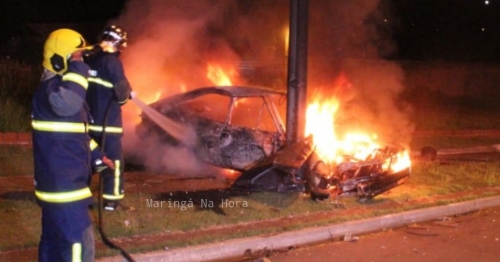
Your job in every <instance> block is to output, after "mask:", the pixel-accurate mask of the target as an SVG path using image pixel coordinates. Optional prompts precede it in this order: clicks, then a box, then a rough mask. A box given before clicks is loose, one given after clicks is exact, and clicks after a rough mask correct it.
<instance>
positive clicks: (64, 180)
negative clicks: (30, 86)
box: [32, 29, 114, 262]
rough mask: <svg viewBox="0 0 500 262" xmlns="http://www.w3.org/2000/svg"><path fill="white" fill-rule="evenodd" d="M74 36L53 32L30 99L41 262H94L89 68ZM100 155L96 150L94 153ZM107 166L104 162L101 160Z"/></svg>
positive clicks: (77, 36) (70, 32) (78, 37)
mask: <svg viewBox="0 0 500 262" xmlns="http://www.w3.org/2000/svg"><path fill="white" fill-rule="evenodd" d="M85 47H86V44H85V40H84V38H83V37H82V36H81V35H80V34H79V33H78V32H76V31H73V30H70V29H59V30H55V31H54V32H52V33H51V34H50V35H49V36H48V38H47V40H46V42H45V45H44V51H43V63H42V65H43V68H44V72H43V75H42V79H41V82H40V84H39V86H38V87H37V89H36V90H35V93H34V95H33V101H32V110H33V111H32V127H33V138H32V139H33V155H34V167H35V168H34V169H35V177H34V178H35V179H34V180H35V195H36V199H37V203H38V204H39V205H40V207H41V209H42V234H41V238H40V243H39V250H38V257H39V259H38V260H39V261H42V262H43V261H75V259H76V260H78V261H93V260H94V253H95V252H94V250H95V247H94V245H95V244H94V236H93V229H92V224H91V219H90V215H89V211H88V208H89V205H90V204H91V203H92V194H91V191H90V189H89V182H90V179H91V175H92V165H91V143H90V142H91V139H90V136H89V134H88V123H89V122H90V121H91V118H90V115H89V112H88V110H87V109H86V106H85V95H86V92H87V87H88V80H87V77H88V74H89V67H88V65H86V64H85V63H84V62H83V61H82V52H83V51H84V50H85ZM95 151H96V152H98V150H95ZM99 160H100V161H101V163H108V165H109V168H114V167H113V165H112V163H111V162H109V161H108V160H107V159H106V158H105V157H102V158H100V159H99Z"/></svg>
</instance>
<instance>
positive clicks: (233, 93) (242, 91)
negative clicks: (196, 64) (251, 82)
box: [152, 86, 286, 105]
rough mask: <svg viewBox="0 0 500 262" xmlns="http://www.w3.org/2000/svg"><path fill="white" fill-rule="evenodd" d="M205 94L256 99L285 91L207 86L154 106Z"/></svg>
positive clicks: (160, 101)
mask: <svg viewBox="0 0 500 262" xmlns="http://www.w3.org/2000/svg"><path fill="white" fill-rule="evenodd" d="M205 94H219V95H223V96H228V97H256V96H269V95H286V92H285V91H276V90H273V89H269V88H265V87H256V86H208V87H200V88H197V89H194V90H191V91H187V92H185V93H180V94H176V95H172V96H169V97H166V98H163V99H160V100H158V101H156V102H154V103H153V104H152V105H156V104H177V103H179V102H183V101H186V100H190V99H193V98H195V97H198V96H201V95H205Z"/></svg>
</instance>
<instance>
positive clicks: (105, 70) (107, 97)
mask: <svg viewBox="0 0 500 262" xmlns="http://www.w3.org/2000/svg"><path fill="white" fill-rule="evenodd" d="M118 56H119V53H108V52H104V51H100V52H98V53H97V54H95V55H93V56H91V57H89V58H87V59H86V60H85V62H86V63H87V64H88V65H89V66H90V68H91V70H90V75H89V89H88V92H87V103H88V105H89V107H90V114H91V115H92V116H93V118H94V123H93V124H91V125H90V128H89V129H90V133H91V134H96V135H101V134H102V132H103V128H104V127H105V129H106V131H105V132H106V134H108V135H109V134H111V135H113V134H115V135H120V136H121V135H122V134H123V126H122V111H121V106H122V105H124V104H125V103H126V102H127V101H128V99H129V96H130V92H131V88H130V84H129V82H128V80H127V78H126V76H125V72H124V69H123V64H122V62H121V61H120V59H119V57H118Z"/></svg>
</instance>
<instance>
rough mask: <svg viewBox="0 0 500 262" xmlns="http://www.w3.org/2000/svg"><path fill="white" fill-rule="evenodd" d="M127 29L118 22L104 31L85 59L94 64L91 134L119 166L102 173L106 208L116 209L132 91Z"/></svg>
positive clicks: (89, 95) (121, 195) (89, 101)
mask: <svg viewBox="0 0 500 262" xmlns="http://www.w3.org/2000/svg"><path fill="white" fill-rule="evenodd" d="M127 41H128V39H127V32H125V31H124V30H123V29H122V28H121V27H119V26H116V25H111V26H108V27H107V28H106V29H105V30H104V31H103V33H102V34H101V37H100V41H99V44H98V45H97V46H96V47H95V50H97V52H95V53H94V54H93V55H91V56H89V57H88V58H86V59H85V62H86V63H87V64H88V65H89V66H90V68H91V70H90V77H89V90H88V92H87V104H88V105H89V108H90V113H91V115H92V116H93V117H94V123H93V124H91V125H90V130H89V131H90V135H91V136H92V138H93V139H94V140H95V141H97V143H98V144H99V145H100V146H101V147H102V148H103V149H104V154H105V155H106V156H107V157H109V158H110V159H111V160H112V161H113V162H114V165H115V166H116V168H115V169H114V170H110V169H107V170H104V171H103V172H101V176H102V179H103V196H102V197H103V199H104V209H105V210H115V209H116V208H117V207H118V206H119V201H120V200H122V199H123V198H124V185H123V183H124V178H123V171H124V162H123V153H122V144H121V138H122V136H123V125H122V110H121V107H122V106H123V105H124V104H125V103H127V101H128V99H129V97H130V93H131V91H132V89H131V87H130V84H129V81H128V79H127V77H126V76H125V72H124V68H123V64H122V61H121V60H120V58H119V56H120V53H121V52H122V51H123V50H124V49H125V48H126V47H127Z"/></svg>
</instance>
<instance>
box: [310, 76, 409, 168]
mask: <svg viewBox="0 0 500 262" xmlns="http://www.w3.org/2000/svg"><path fill="white" fill-rule="evenodd" d="M334 83H335V84H336V86H338V87H337V88H336V89H335V90H336V91H335V96H333V97H331V98H325V96H324V95H321V99H319V98H318V99H316V100H314V102H312V103H309V104H308V106H307V109H306V127H305V136H306V137H307V136H309V135H312V137H313V142H314V144H315V146H316V153H317V154H318V156H319V157H320V159H322V160H323V161H325V163H327V164H339V163H341V162H343V161H366V160H368V159H369V158H370V157H371V156H373V154H374V152H376V151H377V150H379V149H381V148H383V147H381V146H380V144H379V143H378V142H377V139H378V136H377V134H375V133H372V132H359V131H358V132H352V131H351V132H347V133H345V134H344V135H343V137H342V138H340V137H339V135H338V134H337V132H336V130H335V118H336V115H337V114H339V113H341V112H339V107H340V104H341V101H340V99H339V98H338V97H342V96H343V94H342V90H345V89H346V88H347V89H348V88H349V87H350V83H349V82H348V81H347V78H345V76H343V75H342V76H341V77H340V78H339V79H337V80H336V81H335V82H334ZM339 90H340V91H341V92H339ZM318 97H319V96H318ZM387 161H388V162H387V163H384V165H383V167H384V168H385V169H388V170H389V169H390V170H391V171H393V172H397V171H401V170H403V169H405V168H408V167H410V165H411V161H410V157H409V153H408V152H407V151H406V150H404V151H402V152H398V153H397V154H395V155H393V156H392V157H390V158H389V159H388V160H387Z"/></svg>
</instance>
